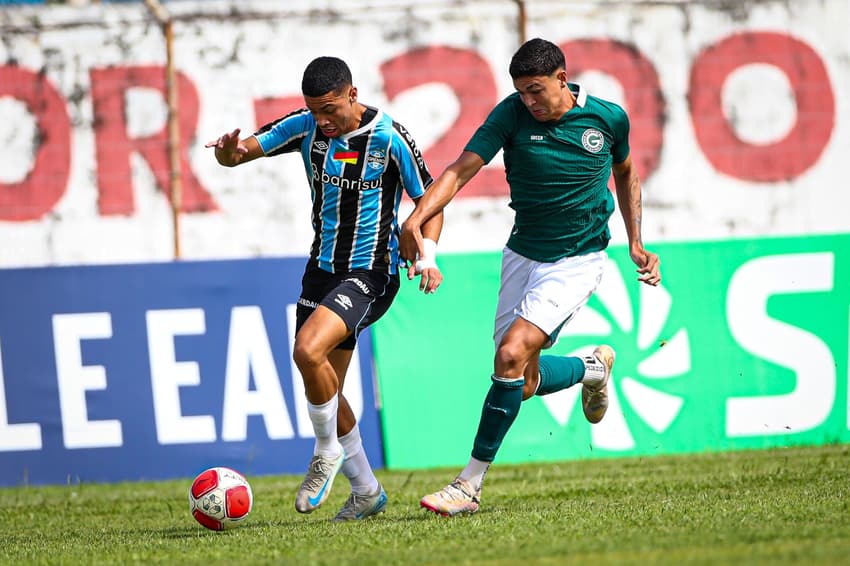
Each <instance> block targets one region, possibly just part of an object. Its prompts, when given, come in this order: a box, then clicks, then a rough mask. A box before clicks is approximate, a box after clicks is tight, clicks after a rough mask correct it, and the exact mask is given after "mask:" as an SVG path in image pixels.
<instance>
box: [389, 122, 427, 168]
mask: <svg viewBox="0 0 850 566" xmlns="http://www.w3.org/2000/svg"><path fill="white" fill-rule="evenodd" d="M394 125H395V126H396V128H397V129H398V131H399V132H400V133H401V135H402V136H404V139H405V140H407V143H408V144H409V145H410V149H411V150H412V151H413V157H414V158H415V159H416V165H418V166H419V168H420V169H425V160H424V159H422V152H421V151H419V148H418V147H416V142H415V141H413V136H411V135H410V132H408V131H407V128H405V127H404V126H402V125H401V124H399V123H398V122H394Z"/></svg>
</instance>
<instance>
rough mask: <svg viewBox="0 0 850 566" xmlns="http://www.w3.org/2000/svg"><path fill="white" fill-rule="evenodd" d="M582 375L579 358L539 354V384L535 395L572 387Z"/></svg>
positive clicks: (581, 365) (581, 364)
mask: <svg viewBox="0 0 850 566" xmlns="http://www.w3.org/2000/svg"><path fill="white" fill-rule="evenodd" d="M583 377H584V362H583V361H582V359H581V358H567V357H564V356H540V384H539V385H538V386H537V391H536V392H535V395H548V394H549V393H555V392H556V391H560V390H562V389H566V388H567V387H572V386H573V385H575V384H576V383H579V382H580V381H581V378H583Z"/></svg>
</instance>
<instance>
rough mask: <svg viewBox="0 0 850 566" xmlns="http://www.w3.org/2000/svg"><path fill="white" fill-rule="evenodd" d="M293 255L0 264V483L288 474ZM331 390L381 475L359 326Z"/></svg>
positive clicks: (300, 462) (296, 421)
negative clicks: (344, 403) (221, 469)
mask: <svg viewBox="0 0 850 566" xmlns="http://www.w3.org/2000/svg"><path fill="white" fill-rule="evenodd" d="M305 261H306V260H305V259H304V258H286V259H262V260H235V261H208V262H179V263H162V264H140V265H114V266H90V267H66V268H44V269H37V268H33V269H9V270H0V485H19V484H42V483H65V482H78V481H83V482H100V481H119V480H139V479H160V478H170V477H185V476H191V475H193V474H194V473H197V472H199V471H201V470H202V469H204V468H206V467H210V466H228V467H232V468H235V469H237V470H239V471H241V472H242V473H244V474H248V475H251V474H271V473H302V472H303V471H304V470H305V469H306V467H307V463H308V462H309V459H310V457H311V456H312V453H313V444H314V439H313V429H312V425H311V423H310V419H309V417H308V414H307V405H306V399H305V397H304V386H303V382H302V379H301V375H300V374H299V372H298V370H297V368H295V366H294V365H293V362H292V355H291V351H292V344H293V341H294V329H295V303H296V301H297V299H298V295H299V293H300V289H301V286H300V280H301V274H302V271H303V267H304V263H305ZM358 352H359V353H358ZM345 386H346V388H345V392H346V396H347V398H348V400H349V402H350V403H351V406H352V409H353V410H354V412H355V414H356V415H358V417H359V419H360V428H361V434H362V436H363V442H364V445H365V446H366V449H367V451H368V453H369V458H370V461H371V462H372V464H373V465H375V466H376V467H381V466H382V464H383V462H382V447H381V442H380V430H379V423H378V417H377V412H376V408H375V394H374V387H373V380H372V361H371V343H370V337H369V335H368V332H365V333H363V334H361V339H360V341H359V343H358V348H357V351H355V357H354V360H353V361H352V365H351V368H350V370H349V373H348V377H347V380H346V384H345Z"/></svg>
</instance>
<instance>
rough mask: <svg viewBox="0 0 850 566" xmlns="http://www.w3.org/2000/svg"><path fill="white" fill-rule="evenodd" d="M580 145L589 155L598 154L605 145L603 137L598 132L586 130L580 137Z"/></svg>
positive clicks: (592, 129)
mask: <svg viewBox="0 0 850 566" xmlns="http://www.w3.org/2000/svg"><path fill="white" fill-rule="evenodd" d="M581 145H583V146H584V149H586V150H587V151H589V152H590V153H599V152H600V151H602V146H604V145H605V137H604V136H603V135H602V132H600V131H599V130H597V129H594V128H588V129H586V130H585V131H584V133H583V134H582V135H581Z"/></svg>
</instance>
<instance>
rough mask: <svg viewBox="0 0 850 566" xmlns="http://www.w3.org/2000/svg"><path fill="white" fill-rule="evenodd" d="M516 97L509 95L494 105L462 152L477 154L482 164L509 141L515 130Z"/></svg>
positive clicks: (489, 159)
mask: <svg viewBox="0 0 850 566" xmlns="http://www.w3.org/2000/svg"><path fill="white" fill-rule="evenodd" d="M515 98H516V95H515V94H514V95H511V96H508V97H507V98H505V99H504V100H502V101H501V102H500V103H499V104H497V105H496V107H495V108H493V110H491V111H490V114H489V115H488V116H487V119H486V120H484V123H483V124H481V126H479V127H478V129H477V130H476V131H475V133H474V134H473V135H472V138H470V140H469V142H468V143H467V144H466V147H464V148H463V149H464V151H471V152H472V153H475V154H477V155H478V156H479V157H480V158H481V159H482V160H483V161H484V163H490V161H491V160H492V159H493V158H494V157H495V156H496V154H497V153H499V150H500V149H502V148H503V147H504V146H505V144H506V143H507V141H508V139H510V136H511V133H512V132H513V131H514V129H515V128H516V123H517V107H516V100H515Z"/></svg>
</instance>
